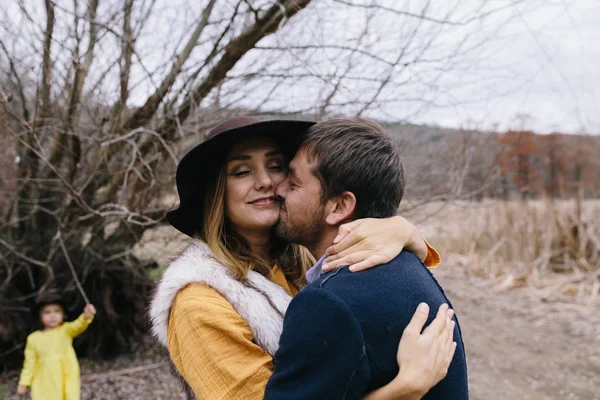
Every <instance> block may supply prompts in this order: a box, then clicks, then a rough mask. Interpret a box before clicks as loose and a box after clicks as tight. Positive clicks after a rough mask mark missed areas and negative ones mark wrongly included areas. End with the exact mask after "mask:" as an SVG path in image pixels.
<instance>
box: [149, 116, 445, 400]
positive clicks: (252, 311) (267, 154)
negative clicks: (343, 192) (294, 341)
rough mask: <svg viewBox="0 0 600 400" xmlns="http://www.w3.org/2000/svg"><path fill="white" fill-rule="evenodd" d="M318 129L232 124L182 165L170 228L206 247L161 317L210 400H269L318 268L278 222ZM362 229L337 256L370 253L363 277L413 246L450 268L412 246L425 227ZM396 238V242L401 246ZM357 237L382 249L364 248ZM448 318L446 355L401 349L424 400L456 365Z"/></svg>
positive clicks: (186, 262)
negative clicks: (289, 329) (286, 320)
mask: <svg viewBox="0 0 600 400" xmlns="http://www.w3.org/2000/svg"><path fill="white" fill-rule="evenodd" d="M312 124H313V123H311V122H301V121H264V122H260V121H258V120H257V119H254V118H250V117H237V118H231V119H229V120H227V121H225V122H223V123H221V124H220V125H218V126H217V127H216V128H214V129H213V130H212V131H211V132H210V134H209V135H208V137H207V139H206V140H205V141H204V142H203V143H201V144H200V145H198V146H196V147H195V148H194V149H192V150H191V151H190V152H189V153H188V154H186V156H185V157H184V158H183V159H182V160H181V162H180V164H179V165H178V168H177V178H176V180H177V189H178V192H179V196H180V206H179V208H178V209H176V210H174V211H171V212H170V213H169V214H168V216H167V219H168V220H169V222H170V223H171V224H172V225H173V226H174V227H175V228H176V229H178V230H180V231H181V232H183V233H185V234H187V235H189V236H191V237H193V238H197V239H199V240H196V241H194V242H193V244H192V245H191V246H190V247H189V248H188V249H187V250H186V251H185V252H184V253H183V254H182V256H181V257H179V258H178V259H177V260H176V261H174V262H173V263H172V264H171V265H170V266H169V268H167V270H166V271H165V273H164V275H163V277H162V279H161V282H160V283H159V285H158V287H157V291H156V294H155V297H154V300H153V302H152V306H151V310H150V313H151V317H152V323H153V332H154V334H155V335H156V336H157V338H158V339H159V340H160V342H161V343H162V344H164V345H165V346H167V347H168V349H169V352H170V355H171V359H172V361H173V363H174V364H175V366H176V367H177V369H178V370H179V371H180V372H181V374H182V375H183V377H184V378H185V380H186V382H187V383H188V384H189V385H190V386H191V389H192V390H193V392H194V393H195V394H196V395H197V396H198V397H199V398H202V399H211V398H244V399H254V398H262V396H263V393H264V388H265V386H266V383H267V381H268V379H269V376H270V375H271V373H272V370H273V365H272V356H273V355H274V354H275V351H276V350H277V346H278V341H279V336H280V333H281V329H282V325H283V316H284V314H285V310H286V308H287V305H288V303H289V301H290V299H291V296H293V295H294V294H296V293H297V292H298V288H300V287H302V286H303V284H304V272H305V271H306V270H307V268H309V267H310V266H312V263H313V261H314V260H312V259H311V257H310V256H309V255H308V253H307V251H306V250H305V249H303V248H301V247H300V246H296V245H292V244H289V243H285V242H283V241H282V240H281V239H278V238H277V237H276V236H274V235H273V234H272V231H273V229H272V228H273V226H274V225H275V224H276V223H277V221H278V219H279V202H278V201H277V199H276V198H275V188H276V186H277V185H278V184H279V183H280V182H282V181H283V180H284V179H285V177H286V174H287V169H286V166H287V164H286V161H287V160H289V159H290V156H291V155H293V153H294V152H295V150H296V149H297V147H298V144H299V143H300V141H301V138H302V134H303V133H304V132H305V131H306V130H307V129H308V127H310V126H311V125H312ZM356 225H357V224H356V223H355V224H354V225H352V227H355V226H356ZM358 225H359V229H354V230H353V231H352V232H350V234H349V237H346V239H343V240H341V242H339V243H338V244H337V245H336V250H337V252H338V253H339V254H344V255H346V257H349V256H348V255H347V254H348V253H352V254H353V255H357V254H359V253H360V255H361V258H360V259H358V258H356V259H354V258H353V261H354V262H355V263H357V264H359V265H360V266H361V268H364V267H369V266H373V265H372V264H375V262H372V261H371V264H369V262H370V261H369V260H374V259H377V260H378V262H376V263H377V264H379V263H381V262H382V257H383V262H387V261H389V260H390V259H392V258H393V257H394V256H395V255H397V254H398V253H399V252H400V251H401V249H402V247H403V246H404V245H406V248H407V249H410V250H414V251H415V252H416V253H418V254H419V255H420V256H421V258H425V257H426V261H427V262H428V263H429V264H430V266H434V265H435V264H436V263H437V262H439V257H437V253H435V250H433V249H431V250H429V248H428V246H427V244H426V242H424V240H422V239H420V238H419V237H418V236H417V237H413V236H415V235H414V227H413V226H412V225H410V224H409V223H407V222H406V221H405V220H403V219H393V218H392V219H389V220H378V221H375V220H369V221H363V223H362V224H358ZM359 230H362V231H363V233H362V234H360V233H359V232H358V231H359ZM390 232H396V233H397V235H396V236H397V237H395V238H390ZM378 235H379V236H378ZM357 236H362V237H363V238H368V239H371V240H372V242H369V240H356V237H357ZM390 241H392V243H390ZM344 243H347V244H350V243H354V244H353V245H352V246H348V245H345V244H344ZM372 243H387V244H386V245H385V246H384V247H383V250H382V248H378V249H377V250H375V251H372V250H371V251H369V248H372V247H373V246H372ZM390 249H395V251H394V250H392V251H390ZM423 249H424V250H423ZM432 255H433V256H432ZM375 256H377V257H375ZM343 260H344V257H342V258H341V259H338V260H337V263H340V262H343ZM365 262H366V264H365ZM438 316H439V318H437V319H436V322H435V323H436V324H438V326H446V325H447V326H448V329H442V330H441V331H443V332H444V335H439V337H436V338H435V341H434V343H435V344H434V346H438V347H435V348H433V346H432V348H427V349H426V350H427V352H425V351H423V352H422V354H417V353H418V352H417V351H415V347H414V346H412V348H411V352H412V353H411V354H408V352H406V351H405V352H402V348H403V347H404V348H406V347H407V346H406V344H404V345H402V343H401V345H400V349H399V354H398V357H399V359H400V362H401V363H402V365H403V368H402V370H401V373H400V374H399V376H400V375H403V374H404V375H403V376H407V374H408V375H411V376H420V375H425V377H423V376H420V378H422V380H421V381H420V382H419V383H418V384H420V385H421V387H419V388H418V390H416V391H417V392H423V393H424V392H426V391H427V390H428V389H429V388H431V387H432V386H433V385H434V384H435V383H437V381H439V380H440V379H441V378H442V377H443V376H444V374H445V369H447V366H448V363H449V359H447V358H448V356H450V359H451V355H450V351H449V350H448V349H451V347H452V346H451V339H448V332H450V330H449V327H450V325H451V323H450V322H449V318H450V317H451V311H448V312H446V309H442V310H441V311H440V313H438ZM422 323H424V321H423V322H422ZM421 328H422V325H421ZM419 332H420V329H419ZM417 336H418V335H417ZM432 349H433V350H434V351H433V352H432V351H431V350H432ZM436 352H437V353H436ZM425 353H429V354H430V353H434V355H435V356H434V357H431V359H432V360H434V361H432V365H434V366H435V368H433V371H430V372H429V374H425V373H423V374H419V372H421V371H419V370H418V368H419V367H420V366H421V365H422V364H421V365H419V361H421V360H422V359H425ZM407 354H408V356H407ZM411 357H412V358H411ZM440 359H441V361H440ZM415 360H417V362H414V361H415ZM405 364H406V366H405ZM408 366H411V367H412V369H411V368H410V367H408ZM398 382H400V383H401V384H400V386H401V385H405V380H403V379H398V380H395V381H394V382H392V383H390V385H388V386H386V387H385V388H382V390H379V391H377V393H372V394H371V397H372V398H396V397H394V396H395V395H397V394H400V393H402V389H404V388H402V387H400V386H399V385H398ZM417 386H418V385H417ZM411 389H415V388H411ZM398 398H403V397H398ZM404 398H407V399H408V398H414V397H404Z"/></svg>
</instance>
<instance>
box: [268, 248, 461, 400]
mask: <svg viewBox="0 0 600 400" xmlns="http://www.w3.org/2000/svg"><path fill="white" fill-rule="evenodd" d="M420 302H426V303H427V304H429V306H430V314H429V319H428V321H427V324H429V323H431V321H432V320H433V319H434V318H435V315H436V313H437V310H438V307H439V306H440V305H441V304H442V303H448V304H450V301H449V300H448V299H447V298H446V296H445V294H444V292H443V290H442V288H441V287H440V286H439V284H438V283H437V281H436V280H435V278H434V277H433V275H432V274H431V273H430V272H429V270H428V269H427V268H426V267H425V266H424V265H423V264H422V263H421V260H419V259H418V258H417V257H416V256H415V255H414V254H412V253H410V252H407V251H403V252H402V253H400V255H399V256H398V257H396V258H395V259H394V260H392V262H390V263H388V264H384V265H380V266H377V267H375V268H371V269H369V270H366V271H362V272H359V273H352V272H350V271H349V270H348V268H342V269H339V270H337V271H333V272H329V273H327V274H324V275H321V277H320V278H319V279H318V280H317V281H316V282H314V283H312V284H310V285H309V286H307V287H306V288H304V289H303V290H302V291H300V293H298V294H297V295H296V297H294V299H293V300H292V302H291V303H290V306H289V308H288V310H287V313H286V315H285V320H284V325H283V333H282V335H281V339H280V347H279V350H278V351H277V353H276V354H275V358H274V363H275V371H274V373H273V375H272V376H271V379H270V380H269V383H268V384H267V388H266V391H265V399H267V400H273V399H281V400H283V399H285V400H294V399H299V400H300V399H302V400H306V399H311V400H313V399H328V400H335V399H360V398H361V397H362V396H363V395H364V394H366V393H368V392H369V391H371V390H374V389H377V388H379V387H381V386H384V385H385V384H387V383H388V382H390V381H391V380H392V379H393V378H394V377H395V376H396V375H397V374H398V365H397V361H396V353H397V350H398V343H399V340H400V337H401V336H402V332H403V330H404V328H405V327H406V326H407V325H408V323H409V322H410V320H411V318H412V316H413V314H414V312H415V310H416V309H417V306H418V304H419V303H420ZM450 306H451V304H450ZM454 341H456V343H457V348H456V354H455V355H454V358H453V360H452V363H451V364H450V368H449V371H448V375H447V376H446V377H445V378H444V379H443V380H442V381H441V382H440V383H439V384H438V385H436V386H435V387H434V388H432V389H431V390H430V391H429V392H428V393H427V395H426V396H425V397H424V399H449V400H450V399H451V400H464V399H468V387H467V364H466V357H465V350H464V346H463V342H462V337H461V332H460V326H459V324H458V320H456V328H455V330H454Z"/></svg>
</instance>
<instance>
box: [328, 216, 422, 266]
mask: <svg viewBox="0 0 600 400" xmlns="http://www.w3.org/2000/svg"><path fill="white" fill-rule="evenodd" d="M403 249H407V250H409V251H412V252H413V253H415V254H416V255H417V257H419V258H420V259H421V260H425V258H426V257H427V252H428V248H427V244H426V243H425V239H423V237H422V236H421V234H420V233H419V232H418V231H417V228H416V227H415V226H414V225H413V224H411V223H410V222H408V221H407V220H406V219H405V218H403V217H400V216H396V217H392V218H384V219H379V218H365V219H358V220H356V221H352V222H350V223H347V224H344V225H341V226H340V229H339V232H338V235H337V237H336V238H335V239H334V241H333V245H332V246H331V247H329V248H328V249H327V254H328V257H327V258H326V259H325V260H324V261H323V272H327V271H331V270H334V269H336V268H340V267H344V266H350V271H352V272H355V271H362V270H364V269H368V268H371V267H374V266H376V265H380V264H385V263H388V262H390V261H392V260H393V259H394V257H396V256H397V255H398V254H400V252H401V251H402V250H403Z"/></svg>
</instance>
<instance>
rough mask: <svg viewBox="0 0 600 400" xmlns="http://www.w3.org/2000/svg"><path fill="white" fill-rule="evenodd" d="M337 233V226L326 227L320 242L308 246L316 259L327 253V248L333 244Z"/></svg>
mask: <svg viewBox="0 0 600 400" xmlns="http://www.w3.org/2000/svg"><path fill="white" fill-rule="evenodd" d="M337 234H338V227H337V226H336V227H333V228H330V229H325V230H324V231H323V232H322V233H321V237H320V238H319V240H318V242H316V243H315V244H313V245H310V246H306V247H307V249H308V251H310V253H311V254H312V256H313V257H314V258H315V260H318V259H319V258H321V257H322V256H323V254H325V250H327V248H328V247H329V246H331V245H332V244H333V239H335V237H336V236H337Z"/></svg>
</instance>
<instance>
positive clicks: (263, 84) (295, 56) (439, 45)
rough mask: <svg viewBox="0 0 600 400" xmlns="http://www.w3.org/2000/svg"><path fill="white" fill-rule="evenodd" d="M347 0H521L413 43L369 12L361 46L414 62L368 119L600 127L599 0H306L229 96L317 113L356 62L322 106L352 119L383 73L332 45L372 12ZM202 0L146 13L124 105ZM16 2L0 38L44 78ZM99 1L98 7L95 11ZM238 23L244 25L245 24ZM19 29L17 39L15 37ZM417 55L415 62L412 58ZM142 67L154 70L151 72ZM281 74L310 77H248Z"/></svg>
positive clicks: (111, 46) (389, 18) (428, 0)
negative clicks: (271, 50)
mask: <svg viewBox="0 0 600 400" xmlns="http://www.w3.org/2000/svg"><path fill="white" fill-rule="evenodd" d="M19 1H20V0H19ZM1 2H2V0H0V3H1ZM348 2H350V3H354V4H357V3H360V4H379V5H383V6H385V7H390V8H395V9H402V10H403V11H410V12H414V13H416V14H419V13H420V11H421V10H422V9H423V5H425V4H430V6H429V8H428V11H427V15H428V16H429V17H433V18H436V17H439V16H441V15H444V13H445V11H446V9H455V10H457V13H456V16H453V17H452V19H460V17H461V16H464V15H470V14H469V13H470V12H472V10H474V9H478V8H479V7H480V6H481V5H483V6H484V9H494V8H498V7H499V6H502V5H506V4H513V3H516V4H517V5H516V6H514V7H510V8H507V9H506V10H505V11H504V12H500V13H497V14H494V15H493V16H492V17H489V18H487V19H485V20H484V21H479V22H478V21H475V22H473V23H469V24H468V25H467V26H466V27H464V28H463V27H453V26H446V25H439V24H434V23H433V24H428V23H424V24H421V26H420V27H419V31H418V37H417V39H416V40H413V41H412V43H411V41H410V40H408V39H407V37H410V35H411V33H412V30H413V28H414V27H415V26H417V25H418V24H419V22H416V21H415V19H414V18H413V19H411V18H404V17H401V16H399V15H394V14H391V15H390V14H389V13H387V14H386V13H385V12H380V13H375V14H374V19H373V20H372V22H370V25H369V26H370V28H369V35H367V36H365V37H363V38H361V39H360V46H362V47H361V51H362V49H364V50H365V51H366V52H370V53H373V54H375V55H376V56H377V57H381V58H382V59H387V60H388V61H390V60H391V61H394V60H395V59H396V58H397V55H398V54H399V53H400V52H401V51H402V47H403V46H404V45H405V44H406V45H407V47H406V48H407V49H408V50H407V51H406V55H405V56H404V57H403V58H401V61H400V63H399V65H402V64H403V63H406V61H408V64H410V66H409V67H406V68H404V67H399V68H396V69H395V72H394V77H393V79H392V82H391V84H390V85H388V86H387V87H386V88H385V89H384V90H383V91H381V93H378V94H377V96H376V97H377V101H375V102H373V103H372V105H371V106H370V108H369V109H368V110H366V111H365V112H364V114H363V115H364V116H367V117H372V118H376V119H384V120H388V121H402V122H412V123H426V124H431V125H439V126H446V127H458V128H460V127H462V128H469V129H496V130H506V129H533V130H535V131H536V132H540V133H548V132H573V133H593V134H599V133H600V112H599V110H600V0H412V1H408V0H406V1H402V2H400V1H397V0H377V1H375V2H373V1H371V0H369V1H367V0H348V1H345V2H342V1H340V2H336V1H334V0H313V2H312V3H311V4H310V6H309V7H308V8H307V9H306V10H302V11H301V12H300V13H299V14H298V16H297V17H294V18H293V19H292V20H291V21H290V22H289V23H288V24H287V25H285V26H284V28H283V29H282V30H281V31H280V32H278V33H277V34H276V35H274V36H270V37H268V38H266V39H264V40H262V41H261V42H259V46H279V47H281V48H283V49H284V51H281V53H280V55H278V56H276V57H272V56H271V57H268V60H267V58H266V57H264V55H265V54H267V53H265V50H254V51H252V52H250V53H249V54H247V55H246V56H244V57H243V58H242V60H241V61H240V62H239V63H238V65H236V67H235V68H234V69H233V70H232V71H231V73H230V74H229V77H230V79H231V80H230V81H229V82H226V84H225V85H224V86H225V87H226V88H227V85H229V89H230V90H229V93H233V96H235V95H237V94H238V93H239V96H238V97H239V99H237V100H236V103H235V104H236V105H241V106H244V107H254V106H256V104H263V108H264V109H287V110H289V111H296V110H308V111H307V112H308V113H313V112H316V111H317V108H318V104H319V103H321V102H322V100H323V98H324V97H326V94H327V91H328V90H330V88H331V87H333V86H334V83H335V79H332V81H330V82H328V81H327V80H326V79H323V77H324V76H327V75H329V74H333V76H334V78H335V74H340V73H341V72H340V71H342V72H343V70H344V69H345V68H346V66H347V65H349V64H351V63H352V64H353V65H354V66H353V70H352V73H351V74H350V75H352V76H350V77H349V79H346V80H345V81H344V82H343V85H341V89H340V90H339V92H338V93H337V94H336V97H335V98H334V101H333V103H334V104H333V106H332V107H331V109H330V110H329V111H330V112H333V113H334V114H355V113H356V112H358V111H359V110H360V108H361V107H362V105H364V104H365V103H368V102H369V98H370V96H371V95H372V94H373V93H375V92H376V91H377V90H376V88H377V86H378V84H379V83H377V82H372V81H374V80H376V79H379V78H380V77H382V76H385V75H386V74H387V72H388V70H387V68H388V66H386V64H385V63H383V64H378V62H377V61H376V60H375V59H373V58H369V57H365V56H362V55H361V54H360V53H357V54H353V55H350V56H348V55H347V53H344V52H343V51H340V50H335V49H332V47H335V45H338V44H339V45H344V46H348V47H352V46H354V45H356V43H358V41H359V39H357V38H358V37H359V36H360V32H362V31H363V29H364V27H365V26H366V24H367V23H366V22H365V21H366V20H368V17H367V14H369V13H371V12H372V10H368V11H365V10H366V9H365V8H361V7H355V8H353V9H351V11H348V7H347V5H344V3H348ZM59 3H60V4H61V5H62V7H66V8H68V7H70V6H72V4H73V3H72V2H71V1H67V0H63V1H59ZM204 3H205V2H196V1H195V0H194V1H191V0H156V3H155V11H156V12H154V13H153V14H152V15H151V17H150V18H151V20H149V23H148V24H146V25H145V28H144V32H143V35H141V36H140V38H139V39H138V41H137V42H136V48H137V50H138V56H139V57H140V59H142V60H143V62H144V67H143V68H144V69H142V68H141V66H140V65H134V66H133V67H132V77H131V80H132V85H130V87H131V88H132V89H131V91H132V93H131V97H130V100H129V103H128V105H129V106H135V105H140V104H142V103H143V101H144V100H145V99H146V98H147V97H148V95H149V93H151V92H152V91H153V90H154V89H155V87H156V80H157V78H156V77H157V76H158V77H159V76H160V75H161V72H160V71H161V68H163V69H164V71H166V68H167V67H168V66H169V63H170V61H169V60H171V59H172V56H173V54H175V53H176V52H177V51H178V49H177V47H176V46H175V45H171V44H172V43H176V42H179V46H180V47H181V46H183V43H184V41H181V40H180V39H179V40H177V38H181V37H186V36H188V35H189V31H190V27H192V26H193V24H194V21H195V20H197V19H198V18H200V15H201V13H202V7H200V6H199V5H200V4H204ZM251 3H252V4H254V5H255V6H256V5H257V4H263V5H270V4H271V2H270V0H269V1H267V0H254V1H252V2H251ZM17 4H18V2H17V0H14V1H12V2H8V3H5V6H1V4H0V6H1V7H0V9H2V10H3V13H4V17H3V18H4V19H5V21H4V24H3V25H2V26H3V27H5V28H4V29H5V30H3V31H1V32H0V35H4V38H3V39H5V40H6V41H7V42H6V43H8V40H9V39H11V38H13V39H14V41H13V43H12V48H13V49H16V50H15V51H18V52H20V53H23V54H24V55H23V58H22V60H23V64H22V67H23V68H25V67H26V66H30V65H31V66H33V68H31V70H32V71H33V72H32V74H38V76H39V73H40V71H39V68H38V67H39V59H34V58H27V57H28V55H27V54H26V53H27V52H28V51H29V50H28V49H31V45H30V43H31V38H32V37H38V38H41V33H40V32H39V30H38V28H37V26H35V25H27V24H26V23H25V22H26V20H25V19H23V17H22V15H21V14H20V13H18V12H17V11H18V8H17V7H18V6H17ZM23 4H25V9H27V11H28V12H29V13H30V14H31V15H33V16H34V18H35V19H37V20H38V21H39V25H38V26H41V27H43V26H44V25H43V22H42V21H44V20H45V16H44V9H43V7H42V6H41V2H40V1H38V0H25V1H24V3H23ZM153 4H154V3H153ZM218 4H219V5H220V7H222V8H221V9H220V11H219V12H222V13H223V14H222V15H228V14H227V13H228V12H229V11H228V8H231V7H233V6H232V4H235V2H229V1H225V0H223V1H220V2H218ZM101 5H102V7H101V11H100V15H108V14H109V12H107V11H106V10H109V8H110V7H113V8H116V9H120V8H121V6H120V1H118V0H106V1H103V2H101ZM103 7H104V10H105V11H102V9H103ZM81 10H83V8H81ZM80 12H82V11H80ZM138 12H140V13H141V12H142V10H138ZM58 13H59V14H57V15H59V18H60V21H63V22H61V23H62V24H64V23H67V24H68V23H70V21H71V18H70V17H68V18H64V15H62V14H64V11H62V10H59V11H58ZM61 13H62V14H61ZM61 15H62V17H61ZM218 15H219V14H218V13H217V16H218ZM215 18H216V17H215ZM226 20H227V18H225V21H226ZM373 21H374V22H373ZM506 21H508V22H506ZM11 25H12V26H11ZM373 27H374V28H375V29H373ZM237 28H238V29H239V30H241V29H242V28H243V26H240V27H237ZM56 30H57V33H55V36H56V41H57V42H58V43H60V42H61V40H62V39H61V38H60V33H61V32H67V30H68V29H67V28H65V27H61V25H60V24H59V25H58V28H57V29H56ZM16 31H18V32H19V34H18V35H14V33H15V32H16ZM466 32H470V33H469V36H468V37H469V43H473V42H476V41H477V39H478V35H479V36H480V37H481V38H485V39H484V40H482V44H481V45H480V46H478V47H476V48H475V49H474V50H472V51H469V52H467V53H466V54H465V55H464V56H461V57H460V58H459V59H457V60H456V61H457V62H456V63H453V65H452V66H451V68H448V70H446V68H447V65H446V64H443V63H437V64H436V63H430V62H428V61H427V60H428V59H429V60H430V59H434V58H435V57H438V56H439V57H445V56H447V55H448V54H452V52H453V51H454V50H453V49H454V47H455V46H456V45H457V43H459V42H460V41H461V40H462V39H463V38H464V37H466V36H465V35H466ZM473 32H475V34H473ZM430 37H431V38H435V40H434V41H433V42H432V45H431V47H430V48H429V49H428V52H427V53H426V54H425V55H424V57H423V58H424V59H425V61H424V62H423V61H422V60H419V59H418V53H419V51H420V48H422V47H423V46H424V43H426V42H427V41H428V40H429V38H430ZM19 41H22V43H20V42H19ZM40 41H41V39H40ZM315 44H317V45H323V46H329V47H330V48H329V49H328V50H327V51H321V50H315V51H311V52H307V51H304V50H294V49H293V47H295V46H304V45H308V46H312V45H315ZM409 45H410V46H409ZM211 46H212V44H211V43H208V44H204V45H199V46H197V48H196V49H195V50H194V55H193V56H192V57H191V59H190V62H189V63H188V65H194V63H199V62H201V61H202V60H203V57H205V56H206V54H207V52H208V51H209V50H210V48H211ZM9 47H11V46H9ZM204 47H206V48H204ZM288 47H289V49H288ZM53 49H54V50H53V51H54V52H56V53H57V52H59V51H61V47H60V46H59V45H58V44H55V45H54V47H53ZM118 52H119V43H118V42H117V41H112V42H111V41H110V40H105V42H103V44H102V45H101V46H100V48H99V50H98V51H97V54H96V58H95V61H94V68H96V72H92V73H91V75H92V78H93V77H94V75H98V76H102V75H101V71H102V68H103V66H105V65H111V64H113V63H114V58H111V57H112V56H113V55H114V54H117V55H118ZM32 54H33V53H32ZM69 54H70V53H68V52H64V51H63V52H62V56H63V57H65V56H66V57H67V58H66V59H65V60H66V63H65V62H64V61H65V60H63V64H65V65H70V59H69V58H68V57H70V55H69ZM416 54H417V55H416ZM32 57H33V56H32ZM415 57H416V58H415ZM414 59H417V61H419V62H414V63H412V62H411V60H414ZM32 60H33V61H32ZM265 60H267V61H265ZM134 61H135V60H134ZM58 64H59V63H58V60H57V64H56V65H58ZM36 66H38V67H36ZM146 68H149V69H151V70H156V71H159V73H158V74H157V75H156V76H155V77H153V78H150V79H149V78H147V74H146V73H145V69H146ZM440 70H442V71H444V73H443V75H442V78H441V79H437V80H434V79H432V76H434V75H435V74H436V73H438V72H439V71H440ZM282 71H285V72H289V73H296V74H299V75H313V77H312V78H311V77H309V78H303V79H297V80H296V79H293V80H289V79H288V80H286V81H285V82H284V84H282V85H281V86H280V87H278V88H275V89H273V90H271V89H270V87H269V84H270V83H272V82H273V78H256V77H254V78H252V80H248V79H244V78H243V75H244V74H248V73H255V74H257V75H260V73H262V72H272V73H273V74H279V73H281V72H282ZM332 71H333V72H332ZM236 75H237V76H238V79H237V80H236V78H235V77H236ZM314 76H316V78H315V77H314ZM239 77H241V78H239ZM92 78H91V79H90V80H92ZM373 78H375V79H373ZM261 79H262V80H261ZM269 79H270V81H269ZM369 79H371V81H369ZM118 83H119V79H118V69H113V70H111V72H110V73H109V74H107V75H106V78H104V82H103V84H102V87H101V88H100V89H98V91H99V92H101V94H102V95H103V96H105V98H106V99H107V101H108V102H111V101H115V100H116V99H117V97H116V96H118V93H119V90H118ZM95 95H97V93H95ZM111 96H112V98H111ZM353 101H354V102H355V103H356V104H355V105H354V106H353V105H352V104H351V103H352V102H353ZM358 103H360V104H358ZM348 104H350V105H348ZM310 107H314V109H310Z"/></svg>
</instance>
